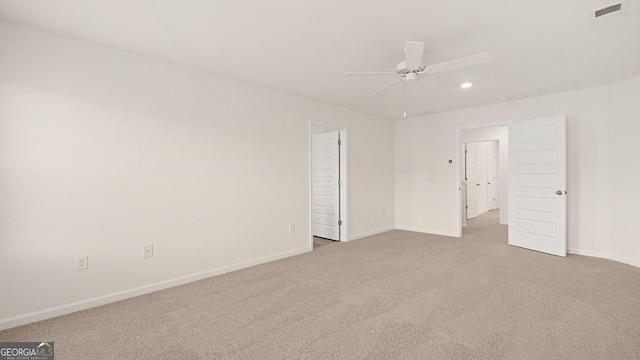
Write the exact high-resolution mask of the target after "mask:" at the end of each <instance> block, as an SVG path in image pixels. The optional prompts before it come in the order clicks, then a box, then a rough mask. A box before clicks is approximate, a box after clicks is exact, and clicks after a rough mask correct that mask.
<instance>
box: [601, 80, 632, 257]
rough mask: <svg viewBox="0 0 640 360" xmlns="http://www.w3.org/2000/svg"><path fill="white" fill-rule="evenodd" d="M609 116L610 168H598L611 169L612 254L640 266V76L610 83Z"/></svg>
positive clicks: (603, 220)
mask: <svg viewBox="0 0 640 360" xmlns="http://www.w3.org/2000/svg"><path fill="white" fill-rule="evenodd" d="M609 119H610V121H609V133H608V135H609V167H608V169H607V168H603V169H598V171H600V172H605V171H607V170H608V171H609V183H610V184H611V187H610V190H609V196H610V205H609V208H610V211H611V215H610V220H609V221H610V228H611V254H612V255H613V258H614V259H616V260H619V261H623V262H626V263H630V264H635V265H636V266H640V227H639V226H638V220H639V217H638V214H639V212H638V206H639V204H640V187H639V186H638V184H639V183H640V160H639V159H640V157H639V156H638V154H639V151H638V149H639V144H640V140H639V139H640V138H639V137H640V76H636V77H633V78H631V79H628V80H625V81H621V82H619V83H617V84H613V85H611V86H610V92H609ZM606 220H607V219H600V218H594V219H592V221H595V222H602V223H604V224H606Z"/></svg>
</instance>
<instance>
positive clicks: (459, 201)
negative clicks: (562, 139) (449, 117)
mask: <svg viewBox="0 0 640 360" xmlns="http://www.w3.org/2000/svg"><path fill="white" fill-rule="evenodd" d="M514 122H515V121H513V120H508V121H499V122H494V123H487V124H480V125H467V126H458V127H457V128H456V159H458V164H457V166H456V181H455V182H454V184H453V185H454V186H455V191H456V210H457V211H456V228H457V229H458V233H457V234H456V237H462V224H463V221H462V172H461V171H460V164H462V161H464V159H463V158H462V155H463V153H462V152H461V151H460V146H461V145H462V144H461V143H460V140H461V138H462V136H461V135H462V132H463V131H465V130H473V129H480V128H487V127H494V126H504V125H507V126H509V125H510V124H512V123H514ZM482 141H498V146H499V144H500V139H486V140H482ZM498 149H500V148H499V147H498ZM507 150H508V149H507ZM502 171H504V170H502ZM503 186H504V184H503ZM465 215H466V214H465Z"/></svg>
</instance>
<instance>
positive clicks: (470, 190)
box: [465, 144, 480, 219]
mask: <svg viewBox="0 0 640 360" xmlns="http://www.w3.org/2000/svg"><path fill="white" fill-rule="evenodd" d="M465 164H466V166H465V169H466V174H465V177H466V181H467V219H473V218H475V217H477V216H478V186H479V185H480V184H479V183H478V146H477V144H467V145H466V154H465Z"/></svg>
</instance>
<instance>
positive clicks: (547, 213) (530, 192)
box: [455, 114, 568, 257]
mask: <svg viewBox="0 0 640 360" xmlns="http://www.w3.org/2000/svg"><path fill="white" fill-rule="evenodd" d="M504 125H508V126H504ZM566 127H567V120H566V116H565V115H564V114H560V115H554V116H548V117H545V118H538V119H531V120H522V121H518V122H507V123H502V124H489V125H483V126H472V127H466V128H458V131H457V133H456V143H457V147H458V149H457V153H458V160H459V162H460V164H464V160H465V159H464V157H463V156H465V148H464V146H465V144H466V143H469V142H473V141H481V140H494V139H495V138H494V137H491V136H490V135H489V134H490V133H491V131H495V130H498V129H501V128H502V129H503V130H502V131H506V134H507V137H504V136H503V137H502V138H501V139H499V140H498V142H499V158H500V161H499V163H500V164H499V165H498V186H499V185H500V183H502V184H505V186H502V190H498V200H497V201H498V207H499V208H500V209H501V211H500V223H501V224H504V225H507V224H508V225H509V229H508V231H509V232H508V243H509V245H513V246H518V247H522V248H525V249H529V250H535V251H540V252H544V253H548V254H552V255H557V256H563V257H564V256H566V253H567V252H566V250H567V233H566V230H567V229H566V226H567V220H566V218H567V213H566V211H567V196H566V195H567V193H568V192H567V189H566V186H567V138H566V134H567V131H566ZM474 136H475V138H473V137H474ZM469 137H472V138H473V140H470V139H469ZM478 137H480V138H478ZM507 157H508V158H509V159H508V161H507V160H506V158H507ZM505 163H506V164H507V165H506V166H503V165H504V164H505ZM463 171H464V169H463V168H462V166H458V167H457V169H456V178H457V181H456V183H455V185H456V190H458V201H457V204H456V205H457V206H459V208H458V209H459V211H458V216H457V218H458V224H460V227H459V232H458V236H459V237H461V236H462V228H463V226H464V225H465V222H466V208H467V205H466V204H465V203H464V202H465V201H466V199H467V196H466V194H465V195H464V196H463V193H464V190H463V189H465V188H466V189H468V187H467V186H466V185H467V184H466V181H465V182H463V180H462V176H461V175H462V174H464V172H463ZM506 184H508V186H506ZM499 187H500V186H499ZM501 195H502V196H501ZM507 219H508V220H507ZM507 221H508V223H507Z"/></svg>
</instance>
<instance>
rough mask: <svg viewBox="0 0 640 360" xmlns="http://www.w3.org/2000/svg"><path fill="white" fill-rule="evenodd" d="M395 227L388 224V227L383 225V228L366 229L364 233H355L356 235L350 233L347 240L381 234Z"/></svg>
mask: <svg viewBox="0 0 640 360" xmlns="http://www.w3.org/2000/svg"><path fill="white" fill-rule="evenodd" d="M395 229H396V228H395V226H388V227H385V228H380V229H377V230H373V231H368V232H366V233H360V234H356V235H351V236H349V241H351V240H358V239H362V238H366V237H367V236H373V235H378V234H382V233H384V232H387V231H391V230H395Z"/></svg>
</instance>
